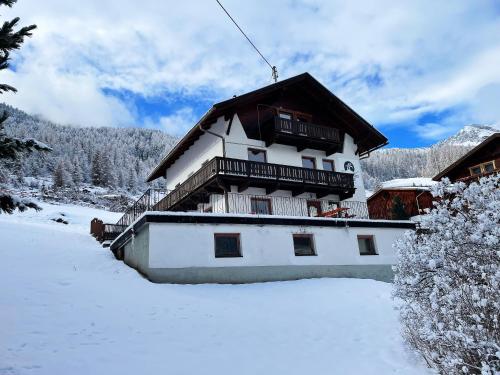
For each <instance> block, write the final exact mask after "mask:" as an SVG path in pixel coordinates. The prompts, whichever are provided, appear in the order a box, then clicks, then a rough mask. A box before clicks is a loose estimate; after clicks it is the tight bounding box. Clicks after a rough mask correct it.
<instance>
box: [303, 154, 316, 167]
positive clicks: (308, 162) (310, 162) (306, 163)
mask: <svg viewBox="0 0 500 375" xmlns="http://www.w3.org/2000/svg"><path fill="white" fill-rule="evenodd" d="M302 167H304V168H308V169H316V159H314V158H311V157H308V156H302Z"/></svg>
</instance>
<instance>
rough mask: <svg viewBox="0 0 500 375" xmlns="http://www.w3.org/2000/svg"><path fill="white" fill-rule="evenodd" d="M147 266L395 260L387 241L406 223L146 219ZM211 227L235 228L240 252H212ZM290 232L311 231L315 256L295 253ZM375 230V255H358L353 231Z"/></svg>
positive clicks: (379, 262) (214, 230)
mask: <svg viewBox="0 0 500 375" xmlns="http://www.w3.org/2000/svg"><path fill="white" fill-rule="evenodd" d="M149 231H150V232H149V235H150V237H149V245H150V247H149V267H150V268H183V267H226V266H281V265H373V264H376V265H382V264H394V263H395V261H396V258H395V252H394V250H393V248H392V243H393V242H394V241H395V240H396V238H397V237H399V236H401V235H402V234H403V233H404V231H405V229H395V228H332V227H299V226H281V225H265V226H258V225H237V224H221V225H216V224H198V225H196V226H195V225H193V224H160V223H154V224H153V223H152V224H150V225H149ZM214 233H240V241H241V251H242V255H243V256H242V257H239V258H215V255H214ZM293 233H310V234H313V235H314V243H315V249H316V253H317V255H316V256H295V254H294V250H293V239H292V234H293ZM358 234H360V235H374V237H375V246H376V249H377V252H378V255H359V249H358V241H357V235H358Z"/></svg>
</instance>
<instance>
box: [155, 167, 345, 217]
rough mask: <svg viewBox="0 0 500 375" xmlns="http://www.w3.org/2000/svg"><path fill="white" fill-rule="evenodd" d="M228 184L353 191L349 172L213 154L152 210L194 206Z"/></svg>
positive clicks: (269, 189) (268, 191)
mask: <svg viewBox="0 0 500 375" xmlns="http://www.w3.org/2000/svg"><path fill="white" fill-rule="evenodd" d="M231 186H237V187H238V192H243V191H245V190H246V189H247V188H249V187H259V188H265V189H266V194H271V193H273V192H274V191H276V190H289V191H291V192H292V196H297V195H299V194H302V193H305V192H309V193H315V194H316V196H317V197H318V198H321V197H324V196H326V195H329V194H337V195H338V196H339V197H340V199H341V200H343V199H347V198H351V197H352V196H353V194H354V191H355V188H354V176H353V175H352V174H351V173H342V172H332V171H325V170H317V169H309V168H302V167H295V166H290V165H282V164H271V163H261V162H255V161H249V160H242V159H231V158H222V157H215V158H213V159H212V160H210V161H208V162H207V163H206V164H205V165H203V166H202V167H201V168H200V169H199V170H198V171H197V172H196V173H195V174H193V175H192V176H191V177H189V178H188V179H187V180H186V181H184V182H183V183H182V184H181V185H179V186H178V187H177V188H176V189H175V190H173V191H172V192H170V193H169V194H167V195H166V196H165V197H164V198H163V199H162V200H160V201H159V202H158V203H157V204H156V205H155V206H154V207H153V209H154V210H159V211H171V210H174V211H175V210H192V209H196V206H197V205H198V204H199V203H206V201H207V200H208V198H209V196H210V194H214V193H215V194H216V193H221V192H224V191H225V192H230V191H231Z"/></svg>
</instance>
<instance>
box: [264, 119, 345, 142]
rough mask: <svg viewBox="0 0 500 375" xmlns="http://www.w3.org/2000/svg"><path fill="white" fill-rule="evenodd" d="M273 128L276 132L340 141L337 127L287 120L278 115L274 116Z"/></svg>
mask: <svg viewBox="0 0 500 375" xmlns="http://www.w3.org/2000/svg"><path fill="white" fill-rule="evenodd" d="M274 130H275V131H276V132H278V133H285V134H293V135H299V136H304V137H308V138H316V139H324V140H326V141H330V142H334V143H340V141H341V140H340V132H339V130H338V129H335V128H330V127H327V126H322V125H316V124H312V123H309V122H303V121H296V120H289V119H285V118H281V117H279V116H276V117H275V118H274Z"/></svg>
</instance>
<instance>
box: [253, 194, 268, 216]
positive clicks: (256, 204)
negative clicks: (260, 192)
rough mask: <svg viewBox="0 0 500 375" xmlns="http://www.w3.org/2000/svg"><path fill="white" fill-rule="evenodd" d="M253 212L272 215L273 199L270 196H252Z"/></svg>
mask: <svg viewBox="0 0 500 375" xmlns="http://www.w3.org/2000/svg"><path fill="white" fill-rule="evenodd" d="M250 205H251V210H252V214H257V215H271V214H272V209H271V200H270V199H268V198H250Z"/></svg>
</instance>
